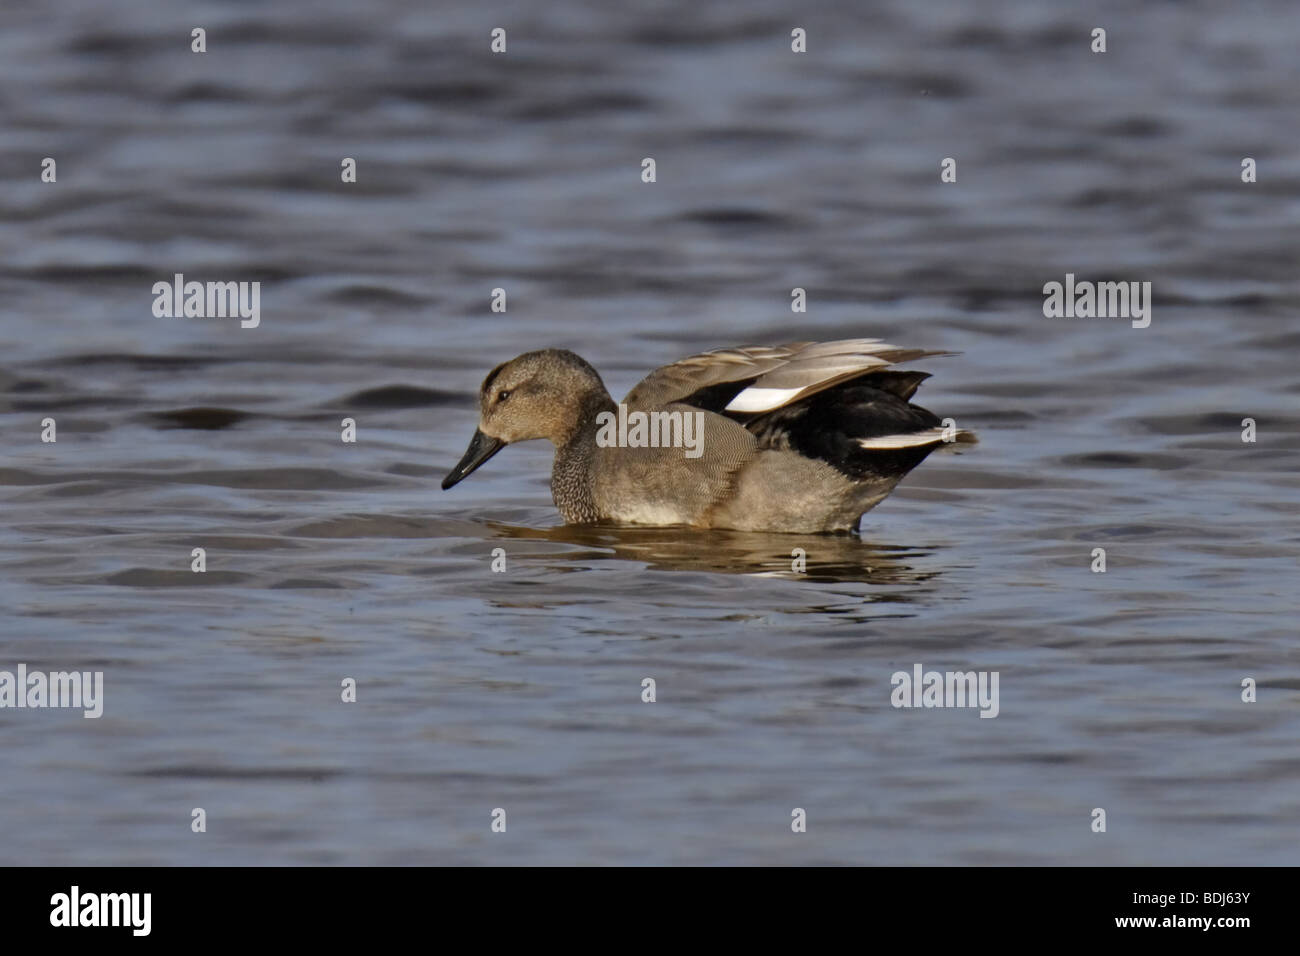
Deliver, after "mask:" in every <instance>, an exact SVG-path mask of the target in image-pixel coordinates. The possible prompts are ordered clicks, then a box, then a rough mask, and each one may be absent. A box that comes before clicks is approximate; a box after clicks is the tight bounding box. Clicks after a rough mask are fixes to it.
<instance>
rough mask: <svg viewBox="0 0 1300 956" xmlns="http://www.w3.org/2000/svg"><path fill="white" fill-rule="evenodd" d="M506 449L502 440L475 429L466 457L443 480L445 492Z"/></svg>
mask: <svg viewBox="0 0 1300 956" xmlns="http://www.w3.org/2000/svg"><path fill="white" fill-rule="evenodd" d="M505 447H506V443H505V442H503V441H502V440H501V439H500V438H493V437H491V436H490V435H484V434H483V433H482V432H481V431H479V430H478V429H477V428H476V429H474V437H473V438H471V439H470V440H469V448H467V449H466V450H465V457H464V458H462V459H461V460H460V461H458V462H456V467H455V468H453V469H452V470H451V471H449V472H447V477H446V478H444V479H442V489H443V491H446V490H447V489H448V488H450V487H451V486H452V485H454V484H456V483H458V482H460V481H461V480H463V479H464V478H465V477H467V476H468V475H469V474H470V472H472V471H473V470H474V469H476V468H477V467H478V466H479V465H481V464H483V462H485V461H487V460H488V459H489V458H491V457H492V456H493V455H495V454H496V453H497V452H499V451H500V450H501V449H502V448H505Z"/></svg>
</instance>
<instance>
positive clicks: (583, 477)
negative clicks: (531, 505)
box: [551, 388, 617, 524]
mask: <svg viewBox="0 0 1300 956" xmlns="http://www.w3.org/2000/svg"><path fill="white" fill-rule="evenodd" d="M601 412H613V413H617V406H616V405H615V404H614V400H613V399H612V398H610V397H609V393H608V392H606V391H605V389H604V388H601V389H600V391H599V393H596V392H593V393H592V394H591V395H589V396H588V397H587V398H586V399H585V400H584V401H583V403H582V405H581V406H580V407H579V410H578V416H577V423H576V425H575V427H574V428H573V430H572V431H571V432H570V433H569V437H568V438H567V439H565V441H564V442H563V443H557V445H556V448H555V464H554V465H553V466H552V467H551V498H552V499H553V500H554V501H555V507H556V508H557V509H558V510H559V512H560V516H561V517H562V518H564V520H565V521H566V522H567V523H569V524H584V523H587V522H591V521H598V520H599V519H600V518H601V517H602V515H601V513H600V509H599V508H597V507H596V499H595V496H594V495H593V493H592V486H591V485H592V477H593V468H594V466H595V459H596V450H597V445H596V432H597V429H598V427H599V426H598V424H597V422H596V417H597V416H598V415H599V414H600V413H601Z"/></svg>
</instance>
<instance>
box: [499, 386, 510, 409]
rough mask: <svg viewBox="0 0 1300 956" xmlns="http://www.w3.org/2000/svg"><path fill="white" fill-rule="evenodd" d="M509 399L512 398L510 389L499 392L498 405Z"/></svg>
mask: <svg viewBox="0 0 1300 956" xmlns="http://www.w3.org/2000/svg"><path fill="white" fill-rule="evenodd" d="M509 397H510V389H508V388H507V389H505V390H504V391H500V392H497V404H498V405H500V404H501V403H502V402H504V401H505V400H506V399H507V398H509Z"/></svg>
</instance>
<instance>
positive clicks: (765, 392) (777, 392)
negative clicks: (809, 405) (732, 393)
mask: <svg viewBox="0 0 1300 956" xmlns="http://www.w3.org/2000/svg"><path fill="white" fill-rule="evenodd" d="M803 390H804V389H803V388H758V387H757V386H753V385H751V386H750V387H749V388H747V389H745V390H744V391H742V392H741V393H740V394H738V395H737V396H736V397H735V398H733V399H732V400H731V401H729V402H728V403H727V409H726V410H727V411H729V412H770V411H771V410H772V409H774V408H780V407H781V406H782V405H784V404H786V403H787V402H789V401H790V399H792V398H794V397H795V396H796V395H798V394H799V393H800V392H802V391H803Z"/></svg>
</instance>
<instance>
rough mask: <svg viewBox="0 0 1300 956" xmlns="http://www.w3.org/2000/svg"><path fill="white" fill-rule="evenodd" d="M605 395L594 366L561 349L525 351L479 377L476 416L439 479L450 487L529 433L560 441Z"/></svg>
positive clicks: (562, 441) (556, 441)
mask: <svg viewBox="0 0 1300 956" xmlns="http://www.w3.org/2000/svg"><path fill="white" fill-rule="evenodd" d="M601 399H603V400H604V401H605V402H608V401H609V395H608V393H607V392H606V391H605V385H604V383H603V382H602V381H601V380H600V375H599V374H597V372H596V370H595V369H594V368H592V367H591V366H590V365H588V364H587V363H586V362H585V361H584V360H583V359H582V358H580V357H579V356H577V355H575V354H574V353H572V352H569V351H567V350H565V349H542V350H540V351H537V352H525V353H524V354H523V355H520V356H519V357H518V358H513V359H511V360H510V361H509V362H503V363H502V364H500V365H498V366H497V367H496V368H494V369H493V370H492V371H490V372H488V374H487V378H485V379H483V385H482V387H481V388H480V389H479V397H478V402H479V420H478V428H477V429H476V430H475V432H474V437H473V438H471V439H470V442H469V448H468V449H467V450H466V451H465V455H464V457H463V458H461V460H460V461H459V462H457V464H456V467H455V468H453V469H452V470H451V471H450V472H448V473H447V477H446V478H444V479H443V480H442V487H443V488H444V489H445V488H450V487H451V486H452V485H454V484H456V483H457V482H459V481H461V480H462V479H464V478H465V477H466V476H467V475H469V474H470V472H472V471H474V470H475V469H476V468H478V467H479V465H481V464H483V463H484V462H485V461H487V460H488V459H489V458H491V457H492V456H493V455H495V454H496V453H497V452H499V451H500V450H501V449H502V448H504V447H505V446H506V445H509V444H511V443H512V442H517V441H528V440H529V439H533V438H546V439H549V440H550V441H551V442H552V443H554V444H555V445H557V446H560V445H563V444H565V443H566V442H567V441H569V439H570V438H572V437H573V435H574V433H575V432H576V431H577V430H578V428H580V427H581V425H582V421H583V417H584V410H586V409H587V408H588V407H590V406H591V404H592V402H593V400H594V401H600V400H601Z"/></svg>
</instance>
